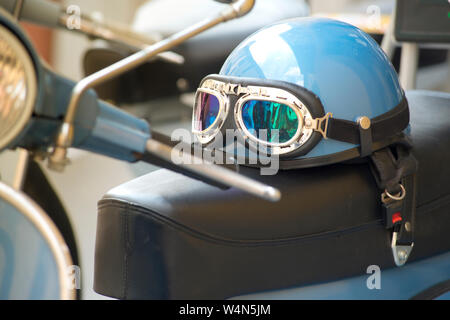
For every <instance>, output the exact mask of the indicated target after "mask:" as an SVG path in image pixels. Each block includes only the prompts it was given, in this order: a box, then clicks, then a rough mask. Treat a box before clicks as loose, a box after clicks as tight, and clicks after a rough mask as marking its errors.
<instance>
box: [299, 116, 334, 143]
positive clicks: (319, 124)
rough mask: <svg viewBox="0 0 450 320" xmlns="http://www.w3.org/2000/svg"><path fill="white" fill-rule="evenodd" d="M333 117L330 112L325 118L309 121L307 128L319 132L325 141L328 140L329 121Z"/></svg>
mask: <svg viewBox="0 0 450 320" xmlns="http://www.w3.org/2000/svg"><path fill="white" fill-rule="evenodd" d="M332 117H333V114H332V113H331V112H328V113H327V114H326V115H325V116H324V117H323V118H316V119H313V120H312V121H307V123H306V126H305V128H306V129H313V130H314V131H317V132H319V133H320V134H321V135H322V137H323V138H324V139H328V137H327V131H328V120H330V118H332Z"/></svg>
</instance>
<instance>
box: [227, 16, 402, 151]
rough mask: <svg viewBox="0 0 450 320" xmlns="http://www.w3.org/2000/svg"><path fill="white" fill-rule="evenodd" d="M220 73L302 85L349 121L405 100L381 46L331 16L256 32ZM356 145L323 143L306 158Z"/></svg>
mask: <svg viewBox="0 0 450 320" xmlns="http://www.w3.org/2000/svg"><path fill="white" fill-rule="evenodd" d="M220 74H221V75H226V76H233V77H245V78H256V79H269V80H279V81H285V82H290V83H293V84H296V85H299V86H302V87H304V88H306V89H308V90H310V91H311V92H313V93H314V94H316V95H317V96H318V97H319V98H320V100H321V102H322V104H323V106H324V108H325V112H326V113H328V112H331V113H333V116H334V117H336V118H340V119H347V120H350V121H356V120H357V119H358V118H359V117H360V116H367V117H369V118H375V117H377V116H379V115H381V114H384V113H386V112H388V111H389V110H391V109H393V108H394V107H396V106H397V105H398V104H399V103H400V102H401V100H402V99H403V90H402V89H401V87H400V84H399V82H398V76H397V73H396V71H395V70H394V68H393V66H392V64H391V63H390V61H389V60H388V58H387V57H386V55H385V54H384V52H383V51H382V49H381V48H380V47H379V45H378V44H377V43H376V42H375V41H374V40H373V39H372V38H371V37H370V36H369V35H367V34H366V33H364V32H363V31H361V30H359V29H358V28H356V27H354V26H352V25H349V24H347V23H344V22H339V21H335V20H331V19H326V18H299V19H293V20H288V21H284V22H280V23H276V24H273V25H271V26H268V27H266V28H264V29H262V30H260V31H258V32H256V33H254V34H253V35H251V36H250V37H248V38H247V39H246V40H244V41H243V42H242V43H241V44H240V45H239V46H238V47H237V48H236V49H235V50H234V51H233V52H232V53H231V55H230V56H229V57H228V59H227V60H226V62H225V64H224V65H223V67H222V69H221V71H220ZM355 147H356V146H355V145H352V144H349V143H344V142H339V141H336V140H331V139H328V140H325V139H322V140H321V142H320V143H319V144H318V145H317V146H316V147H315V148H314V149H313V150H311V151H310V152H309V153H308V154H307V155H306V156H303V157H302V158H313V157H320V156H327V155H330V154H334V153H338V152H342V151H346V150H349V149H353V148H355Z"/></svg>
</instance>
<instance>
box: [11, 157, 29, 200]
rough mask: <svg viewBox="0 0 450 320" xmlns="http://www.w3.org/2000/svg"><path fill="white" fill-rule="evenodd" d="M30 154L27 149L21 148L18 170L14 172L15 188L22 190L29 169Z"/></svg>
mask: <svg viewBox="0 0 450 320" xmlns="http://www.w3.org/2000/svg"><path fill="white" fill-rule="evenodd" d="M28 161H29V155H28V151H27V150H25V149H19V159H18V161H17V165H16V171H15V174H14V180H13V184H12V186H13V188H14V189H16V190H18V191H20V190H22V188H23V184H24V182H25V177H26V174H27V169H28Z"/></svg>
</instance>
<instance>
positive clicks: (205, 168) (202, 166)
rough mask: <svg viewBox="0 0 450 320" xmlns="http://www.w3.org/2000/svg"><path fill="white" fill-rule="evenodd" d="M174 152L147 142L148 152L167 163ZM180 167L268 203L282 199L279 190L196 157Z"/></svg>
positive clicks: (159, 143)
mask: <svg viewBox="0 0 450 320" xmlns="http://www.w3.org/2000/svg"><path fill="white" fill-rule="evenodd" d="M172 150H173V149H172V147H170V146H168V145H165V144H163V143H161V142H158V141H156V140H154V139H149V140H148V141H147V152H148V153H151V154H154V155H155V156H157V157H159V158H162V159H164V160H166V161H170V162H172V160H171V159H172ZM179 166H180V167H182V168H184V169H186V170H188V171H191V172H193V173H196V174H198V175H200V176H203V177H206V178H209V179H213V180H214V181H218V182H220V183H222V184H225V185H227V186H230V187H234V188H237V189H240V190H242V191H245V192H248V193H250V194H252V195H254V196H257V197H260V198H263V199H265V200H268V201H272V202H277V201H279V200H280V199H281V192H280V191H279V190H278V189H275V188H273V187H270V186H267V185H265V184H263V183H261V182H258V181H256V180H253V179H250V178H247V177H245V176H243V175H241V174H238V173H236V172H234V171H231V170H228V169H225V168H223V167H220V166H217V165H214V164H212V163H209V162H207V161H205V160H203V159H200V158H197V157H195V156H192V161H191V162H190V163H183V164H179Z"/></svg>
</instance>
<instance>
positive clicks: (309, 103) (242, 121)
mask: <svg viewBox="0 0 450 320" xmlns="http://www.w3.org/2000/svg"><path fill="white" fill-rule="evenodd" d="M408 124H409V109H408V104H407V101H406V99H403V101H402V103H400V104H399V105H398V106H397V107H395V108H394V109H392V110H391V111H389V112H388V113H386V114H384V115H381V116H379V117H377V118H374V119H369V118H368V117H365V116H364V115H361V116H360V117H359V121H357V122H353V121H348V120H342V119H336V118H333V114H332V113H325V110H324V107H323V105H322V103H321V101H320V99H319V98H318V97H317V96H316V95H315V94H313V93H312V92H310V91H309V90H307V89H305V88H303V87H300V86H297V85H294V84H291V83H286V82H282V81H268V80H259V79H243V78H235V77H225V76H220V75H211V76H208V77H206V78H205V79H204V80H203V81H202V83H201V84H200V87H199V88H198V90H197V93H196V96H195V104H194V110H193V119H192V131H193V133H194V134H195V135H196V136H197V138H198V140H199V141H200V143H202V144H203V145H207V144H209V143H211V142H212V141H213V140H214V138H215V137H216V136H217V135H218V134H219V133H223V134H224V130H226V129H235V130H237V131H238V132H239V133H240V134H241V136H242V137H243V138H244V140H245V142H246V143H247V145H248V146H249V147H250V148H256V149H258V150H261V148H264V151H265V152H268V153H270V154H274V155H280V156H286V157H287V156H289V157H297V156H302V155H305V154H307V153H308V152H309V151H311V149H312V148H314V147H315V146H316V145H317V143H319V141H320V140H321V139H334V140H339V141H343V142H348V143H353V144H356V145H359V144H362V143H363V142H364V144H366V145H367V144H370V145H371V144H372V143H373V142H375V141H379V140H382V139H384V138H386V137H389V136H392V135H395V134H397V133H401V132H402V131H403V130H404V129H406V128H407V126H408ZM362 140H365V141H362Z"/></svg>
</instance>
